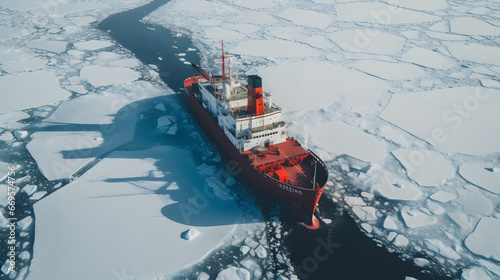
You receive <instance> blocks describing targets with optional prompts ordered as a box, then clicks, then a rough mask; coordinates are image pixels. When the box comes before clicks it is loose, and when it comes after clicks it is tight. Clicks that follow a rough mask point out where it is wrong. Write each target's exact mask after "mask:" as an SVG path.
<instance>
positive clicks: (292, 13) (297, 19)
mask: <svg viewBox="0 0 500 280" xmlns="http://www.w3.org/2000/svg"><path fill="white" fill-rule="evenodd" d="M279 16H280V17H281V18H284V19H287V20H289V21H291V22H293V23H295V24H297V25H303V26H307V27H313V28H319V29H325V28H326V27H327V26H328V25H330V23H331V22H332V19H333V17H332V16H331V15H328V14H324V13H318V12H314V11H310V10H301V9H295V8H287V9H286V10H285V11H284V12H282V13H281V14H280V15H279Z"/></svg>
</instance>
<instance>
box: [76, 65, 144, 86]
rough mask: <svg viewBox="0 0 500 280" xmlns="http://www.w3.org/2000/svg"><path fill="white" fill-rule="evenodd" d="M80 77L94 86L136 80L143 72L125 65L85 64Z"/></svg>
mask: <svg viewBox="0 0 500 280" xmlns="http://www.w3.org/2000/svg"><path fill="white" fill-rule="evenodd" d="M80 77H81V78H82V79H83V80H86V81H88V82H89V83H90V84H91V85H92V86H94V87H101V86H110V85H116V84H122V83H127V82H132V81H135V80H137V79H139V78H140V77H141V73H139V72H137V71H134V70H132V69H129V68H124V67H102V66H85V67H83V68H82V70H81V71H80Z"/></svg>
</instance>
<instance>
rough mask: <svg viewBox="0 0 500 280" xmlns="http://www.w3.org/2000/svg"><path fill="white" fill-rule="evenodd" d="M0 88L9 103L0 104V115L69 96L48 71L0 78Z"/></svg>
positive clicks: (54, 76)
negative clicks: (6, 95) (7, 95)
mask: <svg viewBox="0 0 500 280" xmlns="http://www.w3.org/2000/svg"><path fill="white" fill-rule="evenodd" d="M26 81H29V82H26ZM0 88H2V90H3V91H4V92H6V93H8V94H9V102H2V103H1V104H0V113H3V112H8V111H12V110H22V109H27V108H32V107H38V106H42V105H45V104H50V103H53V102H56V101H59V100H62V99H65V98H67V97H68V96H70V95H71V94H70V93H69V92H68V91H67V90H64V89H62V88H61V87H60V86H59V80H58V79H57V77H56V75H55V74H54V73H53V72H49V71H35V72H30V73H25V74H18V75H5V76H0Z"/></svg>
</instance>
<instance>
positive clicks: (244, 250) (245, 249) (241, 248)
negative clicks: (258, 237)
mask: <svg viewBox="0 0 500 280" xmlns="http://www.w3.org/2000/svg"><path fill="white" fill-rule="evenodd" d="M248 251H250V247H248V246H247V245H243V246H241V247H240V252H241V253H242V254H243V255H246V254H247V253H248Z"/></svg>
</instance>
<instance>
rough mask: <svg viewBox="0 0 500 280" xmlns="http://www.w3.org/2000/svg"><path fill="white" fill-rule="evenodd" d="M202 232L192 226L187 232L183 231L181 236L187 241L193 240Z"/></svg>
mask: <svg viewBox="0 0 500 280" xmlns="http://www.w3.org/2000/svg"><path fill="white" fill-rule="evenodd" d="M199 234H200V231H199V230H197V229H195V228H190V229H188V230H186V231H185V232H183V233H181V237H182V238H183V239H186V240H187V241H191V240H193V239H194V238H196V237H197V236H198V235H199Z"/></svg>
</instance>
